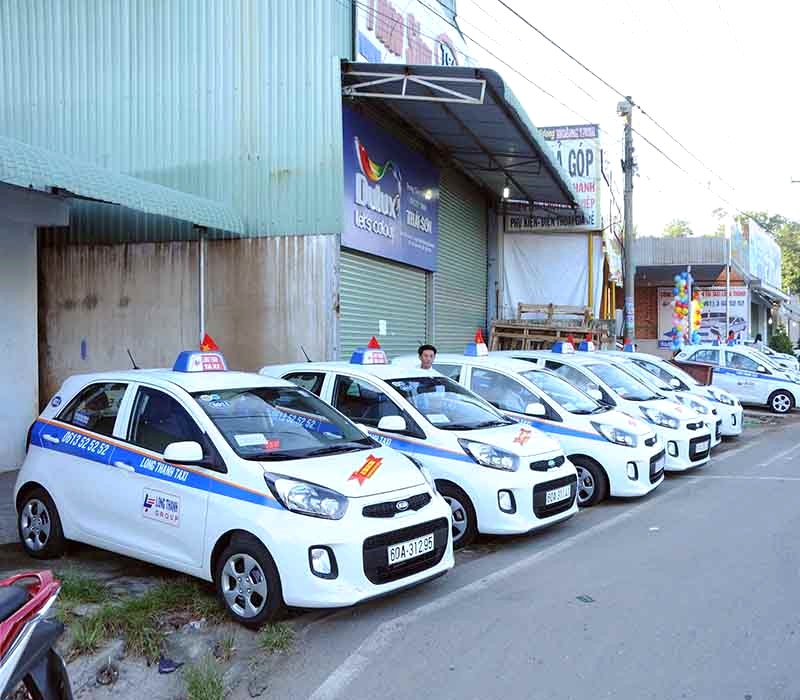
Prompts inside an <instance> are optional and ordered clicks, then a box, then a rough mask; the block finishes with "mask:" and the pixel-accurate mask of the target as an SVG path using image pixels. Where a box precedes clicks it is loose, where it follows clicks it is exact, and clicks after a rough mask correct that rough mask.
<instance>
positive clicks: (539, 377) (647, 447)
mask: <svg viewBox="0 0 800 700" xmlns="http://www.w3.org/2000/svg"><path fill="white" fill-rule="evenodd" d="M392 364H393V365H401V366H404V367H415V366H418V365H419V362H418V360H417V358H416V356H413V355H408V356H404V357H399V358H396V359H394V360H392ZM433 367H434V369H436V370H437V371H438V372H440V373H442V374H444V375H446V376H448V377H450V378H451V379H455V380H456V381H458V382H459V383H460V384H462V385H463V386H465V387H468V388H469V389H470V390H472V391H474V392H475V393H476V394H478V396H480V397H482V398H484V399H486V400H487V401H488V402H489V403H491V404H492V405H493V406H494V407H495V408H498V409H500V410H501V411H503V413H505V414H506V415H507V416H509V417H510V418H513V419H514V420H517V421H519V422H521V423H527V424H528V425H531V426H533V427H534V428H538V429H539V430H541V431H542V432H544V433H547V434H549V435H551V436H552V437H553V438H555V439H556V440H558V441H559V443H561V446H562V447H563V448H564V451H565V452H566V453H567V457H568V458H569V461H570V462H572V463H573V464H574V465H575V468H576V469H577V470H578V505H579V506H581V507H584V508H586V507H589V506H593V505H594V504H595V503H598V502H600V501H602V500H603V499H604V498H605V497H606V496H609V495H611V496H620V497H623V498H631V497H637V496H644V495H645V494H647V493H650V491H652V490H653V489H655V488H656V487H657V486H658V485H659V484H661V482H662V481H663V480H664V464H665V461H666V458H665V451H664V445H663V444H662V443H661V442H660V441H659V439H658V436H657V435H656V433H655V432H654V431H653V429H652V427H651V426H650V424H649V423H645V422H644V421H643V420H639V419H636V418H631V417H630V416H627V415H625V414H624V413H621V412H620V411H617V410H615V409H613V408H611V407H610V406H606V405H603V404H601V403H599V402H597V401H595V400H594V399H593V398H591V397H590V396H588V395H587V394H584V393H583V392H582V391H580V390H578V389H576V388H575V387H573V386H572V385H571V384H569V383H568V382H566V381H565V380H564V379H562V378H561V377H559V376H558V375H557V374H555V373H554V372H551V371H549V370H546V369H539V368H537V367H535V366H532V365H531V363H530V362H525V361H524V360H515V359H514V358H511V357H496V356H492V357H486V356H478V357H474V356H467V355H455V354H452V355H451V354H439V355H437V356H436V360H435V362H434V365H433Z"/></svg>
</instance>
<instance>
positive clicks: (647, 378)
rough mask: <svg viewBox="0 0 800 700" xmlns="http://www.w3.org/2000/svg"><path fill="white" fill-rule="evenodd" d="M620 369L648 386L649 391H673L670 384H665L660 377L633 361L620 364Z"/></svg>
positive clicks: (673, 388)
mask: <svg viewBox="0 0 800 700" xmlns="http://www.w3.org/2000/svg"><path fill="white" fill-rule="evenodd" d="M622 365H623V366H622V369H624V370H625V371H626V372H627V373H628V374H632V375H633V376H634V377H636V378H637V379H638V380H639V381H640V382H641V383H642V384H645V385H647V386H649V387H650V388H651V389H655V390H656V391H675V387H674V386H672V385H671V384H668V383H667V382H665V381H664V380H663V379H661V377H658V376H656V375H655V374H652V373H651V372H648V371H647V370H646V369H644V368H643V367H640V366H639V365H637V364H636V363H635V362H633V360H625V361H624V362H623V363H622Z"/></svg>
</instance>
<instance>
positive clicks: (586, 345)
mask: <svg viewBox="0 0 800 700" xmlns="http://www.w3.org/2000/svg"><path fill="white" fill-rule="evenodd" d="M595 349H596V348H595V347H594V343H593V342H592V341H591V340H582V341H581V342H580V343H578V352H594V351H595Z"/></svg>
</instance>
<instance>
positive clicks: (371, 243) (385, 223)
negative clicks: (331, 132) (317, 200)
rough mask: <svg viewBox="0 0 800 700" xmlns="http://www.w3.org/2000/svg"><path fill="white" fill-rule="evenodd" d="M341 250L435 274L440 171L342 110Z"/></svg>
mask: <svg viewBox="0 0 800 700" xmlns="http://www.w3.org/2000/svg"><path fill="white" fill-rule="evenodd" d="M342 127H343V131H344V139H343V141H344V153H343V158H344V227H343V230H342V246H344V247H346V248H353V249H354V250H360V251H362V252H364V253H371V254H372V255H377V256H379V257H382V258H388V259H389V260H396V261H398V262H402V263H406V264H407V265H413V266H414V267H421V268H423V269H425V270H430V271H435V270H436V243H437V238H438V234H439V169H438V168H436V167H434V166H433V165H431V163H429V162H428V161H427V160H426V159H425V158H423V157H422V156H420V155H418V154H416V153H414V152H413V151H410V150H409V149H407V148H406V147H405V146H404V145H402V144H401V143H400V142H398V141H397V140H395V139H394V138H392V137H391V136H389V135H388V134H387V133H386V132H384V131H382V130H381V129H380V128H379V127H378V126H376V125H375V124H373V123H371V122H370V121H369V120H367V119H365V118H364V117H363V116H361V115H360V114H359V113H358V112H355V111H354V110H352V109H350V108H348V107H343V108H342Z"/></svg>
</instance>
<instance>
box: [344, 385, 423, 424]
mask: <svg viewBox="0 0 800 700" xmlns="http://www.w3.org/2000/svg"><path fill="white" fill-rule="evenodd" d="M333 406H334V408H337V409H338V410H339V411H341V412H342V413H343V414H344V415H346V416H347V417H348V418H349V419H350V420H351V421H353V422H354V423H362V424H363V425H366V426H368V427H370V428H377V427H378V423H379V422H380V420H381V418H385V417H386V416H402V417H403V418H404V419H405V421H406V426H407V430H405V431H404V433H403V434H408V435H416V436H421V437H424V433H423V432H422V430H420V428H419V426H418V425H417V424H416V423H415V422H414V420H413V419H412V418H411V416H409V415H408V413H407V412H406V411H404V410H403V409H402V408H400V406H398V405H397V404H396V403H395V402H394V401H392V399H390V398H389V396H387V394H386V393H385V392H383V391H381V390H380V389H378V387H376V386H375V385H373V384H370V383H369V382H367V381H365V380H363V379H357V378H355V377H347V376H345V375H341V374H340V375H338V376H337V377H336V384H335V385H334V389H333Z"/></svg>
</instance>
